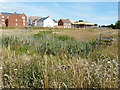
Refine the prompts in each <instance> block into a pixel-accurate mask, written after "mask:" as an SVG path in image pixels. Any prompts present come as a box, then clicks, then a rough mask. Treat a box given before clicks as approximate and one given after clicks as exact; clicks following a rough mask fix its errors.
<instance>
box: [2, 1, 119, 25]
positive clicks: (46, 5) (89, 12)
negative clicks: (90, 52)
mask: <svg viewBox="0 0 120 90" xmlns="http://www.w3.org/2000/svg"><path fill="white" fill-rule="evenodd" d="M114 1H115V0H114ZM0 8H1V11H2V12H10V13H14V12H15V11H16V12H17V13H25V14H27V16H28V17H29V16H42V17H46V16H50V17H51V18H52V19H55V20H59V19H67V18H69V19H70V20H71V21H78V20H83V21H89V22H91V23H96V24H98V25H108V24H115V22H116V21H117V20H118V2H73V1H71V2H35V1H34V2H30V1H28V2H5V1H4V3H2V5H0Z"/></svg>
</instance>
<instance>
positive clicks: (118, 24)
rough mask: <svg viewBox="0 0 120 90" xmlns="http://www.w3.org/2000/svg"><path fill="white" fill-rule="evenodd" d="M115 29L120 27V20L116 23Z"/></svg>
mask: <svg viewBox="0 0 120 90" xmlns="http://www.w3.org/2000/svg"><path fill="white" fill-rule="evenodd" d="M115 29H120V20H118V21H117V22H116V23H115Z"/></svg>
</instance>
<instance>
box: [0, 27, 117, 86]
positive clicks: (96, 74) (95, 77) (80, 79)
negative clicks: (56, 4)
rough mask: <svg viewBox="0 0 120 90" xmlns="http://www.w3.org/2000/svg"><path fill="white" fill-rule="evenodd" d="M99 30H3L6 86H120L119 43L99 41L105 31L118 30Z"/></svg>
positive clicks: (3, 62)
mask: <svg viewBox="0 0 120 90" xmlns="http://www.w3.org/2000/svg"><path fill="white" fill-rule="evenodd" d="M73 30H74V29H73ZM98 31H100V30H98ZM98 31H96V30H94V31H93V30H87V29H86V31H83V30H79V29H76V30H75V31H70V30H69V31H68V30H67V29H65V30H58V29H55V30H53V29H52V30H46V31H41V30H37V31H35V32H34V31H19V30H17V31H16V30H15V31H5V32H4V31H3V35H2V37H1V40H2V43H1V47H2V53H3V56H2V67H3V68H2V84H3V88H118V85H119V84H118V80H119V79H118V55H117V50H115V51H112V50H113V49H112V48H114V49H117V42H114V44H113V46H112V48H111V47H109V46H106V47H105V46H104V45H101V44H98V43H97V42H96V38H97V37H96V36H98V35H99V34H100V33H101V32H102V33H105V32H107V33H108V32H116V31H113V30H111V31H108V30H106V31H105V30H102V31H100V32H98ZM78 32H80V33H78ZM95 32H97V33H98V35H96V33H95ZM71 33H72V34H71ZM74 33H75V34H76V33H77V34H78V35H77V34H76V35H75V34H74ZM81 33H82V34H83V33H84V34H86V37H88V38H90V37H92V38H91V40H89V39H87V38H86V37H85V36H84V35H82V34H81ZM93 33H94V34H93ZM90 35H91V36H90ZM93 35H95V36H93ZM112 35H113V33H112ZM105 36H106V37H108V36H110V35H107V34H106V35H105ZM113 36H114V37H115V41H117V35H116V34H114V35H113ZM77 37H78V38H77ZM80 37H81V38H82V40H81V38H80ZM87 40H88V41H87ZM105 50H106V51H108V50H110V51H109V53H108V52H105Z"/></svg>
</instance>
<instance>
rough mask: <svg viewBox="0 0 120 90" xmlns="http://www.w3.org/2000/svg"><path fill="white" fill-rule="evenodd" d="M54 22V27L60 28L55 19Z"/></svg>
mask: <svg viewBox="0 0 120 90" xmlns="http://www.w3.org/2000/svg"><path fill="white" fill-rule="evenodd" d="M53 21H54V27H58V22H57V21H56V20H54V19H53Z"/></svg>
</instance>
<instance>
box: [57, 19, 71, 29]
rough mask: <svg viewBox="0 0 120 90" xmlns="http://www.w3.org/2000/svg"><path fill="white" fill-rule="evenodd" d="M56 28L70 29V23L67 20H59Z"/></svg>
mask: <svg viewBox="0 0 120 90" xmlns="http://www.w3.org/2000/svg"><path fill="white" fill-rule="evenodd" d="M58 26H59V27H63V28H71V21H70V20H69V19H60V20H59V21H58Z"/></svg>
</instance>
